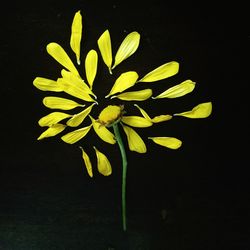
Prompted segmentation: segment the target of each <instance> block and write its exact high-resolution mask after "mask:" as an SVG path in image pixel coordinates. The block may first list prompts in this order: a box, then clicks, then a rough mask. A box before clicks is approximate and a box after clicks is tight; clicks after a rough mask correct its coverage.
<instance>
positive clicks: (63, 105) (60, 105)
mask: <svg viewBox="0 0 250 250" xmlns="http://www.w3.org/2000/svg"><path fill="white" fill-rule="evenodd" d="M43 104H44V106H46V107H47V108H50V109H63V110H70V109H73V108H76V107H84V106H85V105H82V104H79V103H77V102H75V101H72V100H69V99H66V98H61V97H55V96H47V97H45V98H44V99H43Z"/></svg>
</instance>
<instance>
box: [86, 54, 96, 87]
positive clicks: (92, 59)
mask: <svg viewBox="0 0 250 250" xmlns="http://www.w3.org/2000/svg"><path fill="white" fill-rule="evenodd" d="M97 63H98V56H97V53H96V51H95V50H93V49H92V50H90V51H89V53H88V54H87V56H86V59H85V72H86V77H87V81H88V83H89V86H90V88H91V89H92V86H93V82H94V80H95V76H96V72H97Z"/></svg>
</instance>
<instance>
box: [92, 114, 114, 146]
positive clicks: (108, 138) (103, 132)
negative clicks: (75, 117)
mask: <svg viewBox="0 0 250 250" xmlns="http://www.w3.org/2000/svg"><path fill="white" fill-rule="evenodd" d="M90 119H91V121H92V124H93V128H94V130H95V132H96V134H97V135H98V136H99V137H100V138H101V139H102V140H103V141H105V142H107V143H110V144H115V142H116V141H115V136H114V134H113V133H111V132H110V131H109V130H108V129H107V128H106V127H105V126H103V125H101V124H100V123H99V122H98V121H97V120H95V119H93V118H92V117H91V116H90Z"/></svg>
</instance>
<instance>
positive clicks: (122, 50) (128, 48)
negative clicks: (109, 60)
mask: <svg viewBox="0 0 250 250" xmlns="http://www.w3.org/2000/svg"><path fill="white" fill-rule="evenodd" d="M139 43H140V34H139V33H138V32H136V31H134V32H131V33H129V34H128V35H127V36H126V37H125V38H124V40H123V42H122V43H121V45H120V47H119V49H118V51H117V53H116V55H115V63H114V65H113V67H112V69H114V68H115V67H116V66H117V65H118V64H120V63H121V62H122V61H124V60H125V59H127V58H128V57H130V56H131V55H133V54H134V53H135V51H136V50H137V48H138V46H139Z"/></svg>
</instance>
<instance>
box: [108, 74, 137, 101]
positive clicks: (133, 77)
mask: <svg viewBox="0 0 250 250" xmlns="http://www.w3.org/2000/svg"><path fill="white" fill-rule="evenodd" d="M138 77H139V76H138V74H137V73H136V72H135V71H128V72H125V73H122V74H121V75H120V76H119V77H118V78H117V79H116V81H115V83H114V85H113V87H112V89H111V90H110V92H109V94H108V95H107V96H106V97H109V96H111V95H113V94H116V93H119V92H123V91H124V90H126V89H128V88H130V87H132V86H134V85H135V83H136V81H137V79H138Z"/></svg>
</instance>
